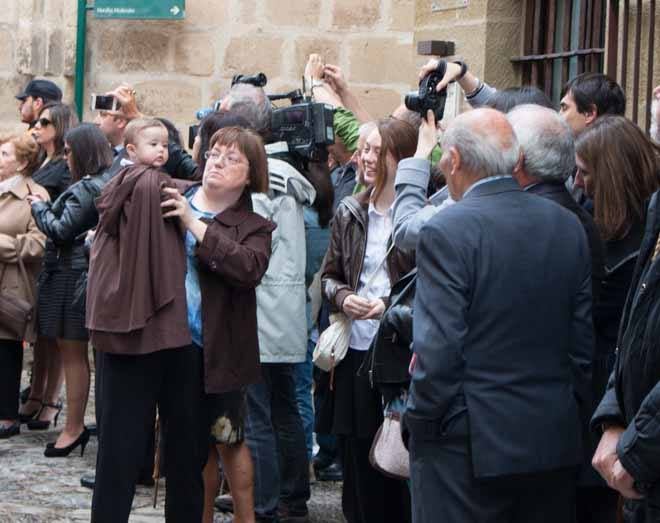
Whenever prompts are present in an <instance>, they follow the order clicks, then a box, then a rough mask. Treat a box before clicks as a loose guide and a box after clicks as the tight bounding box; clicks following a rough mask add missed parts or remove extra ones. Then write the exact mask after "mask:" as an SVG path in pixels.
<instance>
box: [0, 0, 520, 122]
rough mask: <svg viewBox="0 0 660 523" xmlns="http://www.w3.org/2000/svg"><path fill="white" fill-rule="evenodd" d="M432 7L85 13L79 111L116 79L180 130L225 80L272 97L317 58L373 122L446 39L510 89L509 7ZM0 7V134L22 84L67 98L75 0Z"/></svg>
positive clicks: (317, 1)
mask: <svg viewBox="0 0 660 523" xmlns="http://www.w3.org/2000/svg"><path fill="white" fill-rule="evenodd" d="M434 3H435V4H447V2H430V1H416V0H361V1H359V2H358V1H356V0H299V1H298V2H282V1H280V0H187V2H186V4H187V5H186V19H185V20H183V21H168V22H162V21H131V20H98V19H95V18H94V16H93V14H92V13H88V15H87V17H88V18H87V19H88V32H87V59H86V64H87V65H86V83H85V94H86V96H85V105H86V104H87V100H88V96H89V94H90V93H92V92H103V91H105V90H107V89H110V88H111V87H112V86H114V85H116V84H117V83H119V82H121V81H127V82H130V83H132V84H133V85H135V87H136V90H137V92H138V99H139V101H140V103H141V105H142V108H143V109H144V110H145V111H146V112H150V113H157V114H161V115H163V116H166V117H169V118H171V119H173V120H174V121H175V122H176V123H177V124H178V125H179V126H180V127H181V128H183V127H185V126H186V125H187V124H189V123H191V122H192V121H193V120H194V113H195V111H196V110H197V109H198V108H200V107H206V106H209V105H210V104H211V103H212V101H213V100H215V99H217V98H218V97H219V96H220V95H221V94H222V93H223V92H225V91H226V90H227V89H228V87H229V83H230V79H231V77H232V76H233V75H234V74H236V73H254V72H257V71H263V72H265V73H266V74H267V75H268V77H269V85H268V89H267V90H268V91H269V92H283V91H286V90H290V89H292V88H294V87H299V86H300V77H301V76H302V73H303V70H304V65H305V62H306V59H307V56H308V55H309V53H311V52H319V53H321V54H322V55H323V56H325V57H326V60H327V61H328V62H330V63H336V64H339V65H340V66H341V67H342V68H343V69H344V71H345V72H346V75H347V77H348V78H349V79H350V82H351V85H352V86H353V88H354V89H355V91H356V92H357V94H358V96H359V97H360V98H361V100H363V102H364V104H365V106H366V107H367V108H368V109H369V110H370V111H372V113H373V114H374V115H376V116H384V115H386V114H388V113H389V112H390V111H391V110H392V109H393V108H394V107H395V106H396V105H397V104H398V103H400V101H401V99H402V94H403V93H405V92H406V91H408V90H409V89H411V88H414V87H415V86H416V70H417V68H418V67H419V65H421V64H422V63H424V62H425V61H426V58H425V57H420V56H417V55H416V43H417V41H419V40H420V39H422V38H423V39H429V38H433V39H446V40H454V41H456V45H457V54H458V55H459V56H462V57H464V58H466V59H467V60H468V61H469V63H470V64H471V66H472V68H473V69H474V70H475V71H477V72H478V74H480V75H481V76H483V77H484V78H486V79H487V80H489V81H491V82H494V83H496V84H498V85H502V84H510V83H515V82H516V80H517V79H516V76H515V73H514V72H513V70H512V68H511V66H510V64H509V63H508V57H509V56H510V55H511V54H515V52H509V48H511V49H515V50H516V52H517V47H518V40H519V36H518V34H517V33H516V31H511V30H510V29H512V28H513V29H517V27H518V26H519V19H520V13H519V9H518V8H517V7H516V6H517V5H518V6H519V5H520V1H519V0H517V1H516V0H508V1H494V0H489V1H486V0H472V1H470V2H469V7H468V8H466V9H463V8H457V9H450V10H448V11H443V12H441V13H440V14H431V13H430V9H431V4H434ZM449 3H450V4H456V2H449ZM3 4H5V5H6V7H5V12H4V16H3V18H2V21H0V93H1V94H0V131H6V130H8V129H13V128H20V126H18V125H17V122H16V103H15V100H14V99H13V95H14V94H15V93H16V92H17V91H18V90H19V89H20V87H21V86H22V85H24V84H25V83H26V82H27V81H28V80H29V79H30V78H31V77H33V76H47V77H52V79H53V80H55V81H56V82H57V83H58V84H60V85H61V86H62V87H63V89H64V92H65V98H66V100H68V101H72V99H73V74H74V67H75V39H76V5H77V2H76V0H4V2H3ZM505 5H506V6H508V7H502V6H505ZM516 22H518V23H517V24H516ZM501 46H506V47H507V50H506V51H505V52H502V50H501V49H499V48H500V47H501ZM498 49H499V50H498ZM85 117H86V118H89V117H90V114H89V112H88V110H87V109H86V113H85Z"/></svg>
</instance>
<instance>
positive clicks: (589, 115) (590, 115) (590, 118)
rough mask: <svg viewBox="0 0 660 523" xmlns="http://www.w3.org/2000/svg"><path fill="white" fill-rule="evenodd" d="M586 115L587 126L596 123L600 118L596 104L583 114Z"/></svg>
mask: <svg viewBox="0 0 660 523" xmlns="http://www.w3.org/2000/svg"><path fill="white" fill-rule="evenodd" d="M582 114H583V115H584V120H585V123H586V124H587V125H591V124H592V123H594V120H596V118H598V109H597V108H596V106H595V105H594V104H591V105H590V106H589V109H588V110H587V111H585V112H584V113H582Z"/></svg>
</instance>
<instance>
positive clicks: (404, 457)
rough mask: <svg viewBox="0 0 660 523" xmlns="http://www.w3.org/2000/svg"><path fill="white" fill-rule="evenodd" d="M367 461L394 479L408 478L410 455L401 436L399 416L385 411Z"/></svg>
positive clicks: (396, 413)
mask: <svg viewBox="0 0 660 523" xmlns="http://www.w3.org/2000/svg"><path fill="white" fill-rule="evenodd" d="M369 463H371V466H372V467H374V468H375V469H376V470H378V471H379V472H382V473H383V474H385V475H386V476H389V477H391V478H395V479H409V478H410V455H409V454H408V450H407V449H406V447H405V446H404V445H403V438H402V437H401V416H400V414H399V413H398V412H390V411H388V412H386V413H385V419H384V420H383V424H382V425H381V426H380V428H379V429H378V432H376V436H375V437H374V441H373V443H372V444H371V450H370V451H369Z"/></svg>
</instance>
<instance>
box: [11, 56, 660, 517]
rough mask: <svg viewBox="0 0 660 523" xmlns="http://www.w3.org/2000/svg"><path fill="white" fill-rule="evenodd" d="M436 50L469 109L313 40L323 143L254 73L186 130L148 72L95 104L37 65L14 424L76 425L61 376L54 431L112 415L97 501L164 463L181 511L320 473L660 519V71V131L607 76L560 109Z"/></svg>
mask: <svg viewBox="0 0 660 523" xmlns="http://www.w3.org/2000/svg"><path fill="white" fill-rule="evenodd" d="M440 65H441V64H440V61H438V60H430V61H429V62H428V63H427V64H426V65H424V66H423V67H422V69H421V70H420V79H423V78H425V77H426V76H427V75H429V74H431V73H433V72H434V71H437V70H440V69H439V66H440ZM442 66H443V68H442V70H444V71H445V72H444V77H443V78H442V80H441V81H440V83H439V84H438V86H437V89H438V91H441V90H443V89H445V88H446V87H447V86H448V85H449V84H450V83H452V82H456V83H457V84H458V88H460V89H462V91H463V92H464V94H465V98H466V100H467V101H468V103H469V104H470V105H471V106H472V108H471V109H470V110H468V111H465V112H463V113H462V114H460V115H458V116H456V117H455V118H453V119H451V121H450V122H449V123H448V125H447V126H446V128H443V127H441V126H440V124H439V122H437V121H436V118H435V114H434V112H433V111H429V112H428V113H427V114H419V113H418V112H415V111H412V110H410V109H408V108H407V107H406V106H405V104H402V105H400V106H399V107H395V108H392V111H391V116H389V117H387V118H382V119H375V118H373V117H372V115H370V114H369V112H368V111H367V110H366V109H365V108H364V106H363V105H362V104H361V101H360V100H359V97H358V96H356V95H355V93H354V92H353V91H352V90H351V88H350V85H349V83H348V82H347V79H346V78H345V76H344V74H343V72H342V70H341V69H340V68H339V67H337V66H335V65H331V64H325V63H324V62H323V59H322V57H320V56H318V55H311V56H310V58H309V61H308V63H307V66H306V69H305V73H304V74H305V77H306V85H308V86H311V96H312V97H313V99H314V101H315V102H320V103H324V104H327V105H329V106H331V107H332V109H333V111H334V113H333V114H334V117H333V127H334V135H335V140H334V144H332V145H328V146H327V148H326V149H325V150H324V153H326V154H322V155H314V156H309V157H305V156H302V155H299V154H297V153H295V152H294V151H292V150H289V148H288V146H287V143H286V142H282V141H277V140H276V139H274V138H273V133H272V132H271V121H272V120H271V119H272V112H273V106H272V104H271V101H270V100H269V98H268V96H267V95H266V93H265V91H264V89H263V87H259V86H256V85H253V84H250V83H241V82H238V83H235V84H233V85H232V87H231V89H230V90H229V91H228V92H227V93H226V95H225V96H223V98H222V99H221V100H220V101H219V103H218V104H217V109H216V110H214V111H213V112H211V113H210V114H208V115H206V116H205V117H204V119H203V120H202V121H201V122H200V125H199V127H198V128H197V131H196V135H195V140H194V145H193V147H192V150H191V151H190V152H189V151H188V150H187V149H186V148H185V147H184V146H183V144H182V141H181V138H180V136H179V133H178V131H177V129H176V127H175V126H174V125H173V124H172V123H171V122H170V121H168V120H167V119H165V118H162V117H161V116H160V115H145V114H142V113H141V112H140V110H139V107H138V105H137V103H136V93H135V91H134V90H133V88H132V87H131V86H129V85H126V84H122V85H120V86H118V87H116V88H115V89H114V90H112V91H111V92H109V93H107V94H108V95H110V96H112V97H114V98H115V99H116V100H117V101H118V108H117V109H116V110H102V111H98V112H96V113H95V115H94V121H93V122H90V123H79V122H78V120H77V118H76V116H75V111H74V110H73V109H72V107H71V106H70V105H67V104H66V103H64V102H63V101H62V91H61V90H60V89H59V87H58V86H57V85H55V84H54V83H53V82H51V81H49V80H45V79H35V80H32V81H30V82H29V83H28V84H27V86H26V87H25V89H24V90H23V91H22V92H20V93H18V95H17V96H16V98H17V99H18V101H19V113H20V117H21V121H22V122H23V123H25V124H27V126H28V129H27V130H26V131H25V132H23V133H18V134H14V135H10V136H5V137H2V138H0V265H1V268H0V292H1V296H0V373H1V375H0V439H5V438H10V437H20V433H21V431H22V430H26V429H27V430H46V429H49V428H50V427H51V425H53V426H57V424H58V421H59V415H60V413H61V412H62V410H63V404H62V399H61V394H62V386H63V384H65V391H66V393H65V402H66V410H65V412H66V419H65V420H64V422H63V423H62V430H61V431H60V432H59V433H58V435H57V438H56V439H55V440H54V441H52V442H50V443H48V445H47V446H46V447H45V449H44V456H45V457H47V458H58V457H59V458H61V457H66V456H69V455H70V454H71V453H72V452H74V451H79V452H80V454H81V456H82V454H83V453H84V451H85V448H86V446H87V444H88V442H89V440H90V438H91V437H94V436H95V437H96V438H97V439H98V451H97V458H96V469H95V471H94V472H93V473H92V474H87V475H85V476H83V478H81V482H82V484H83V485H84V486H88V487H90V488H92V489H93V497H92V521H93V522H95V523H103V522H112V523H117V522H122V521H124V522H125V521H128V518H129V514H130V511H131V505H132V501H133V496H134V493H135V488H136V485H153V484H154V482H157V481H159V478H160V477H164V478H166V483H165V484H166V503H165V518H166V520H167V521H168V522H172V523H174V522H186V523H189V522H192V521H195V522H197V521H199V522H203V523H209V522H211V521H213V514H214V511H215V510H222V511H227V512H233V514H234V516H233V518H234V519H233V520H234V521H236V522H237V523H252V522H255V521H256V522H265V521H271V522H280V523H298V522H299V523H303V522H306V521H309V510H308V503H309V500H310V495H311V490H310V482H312V481H315V480H341V481H342V501H341V502H342V512H343V514H344V517H345V519H346V520H347V521H348V522H349V523H383V522H392V523H402V522H406V521H412V522H414V523H427V522H436V521H445V522H448V523H468V522H474V523H486V522H487V523H498V522H526V523H529V522H546V521H547V522H551V521H552V522H556V521H562V522H576V523H592V522H593V523H596V522H601V523H615V522H616V521H621V519H620V518H621V517H623V520H624V521H626V522H628V523H642V522H644V523H646V522H652V521H660V508H658V507H660V430H659V429H658V427H660V423H659V422H658V420H659V419H660V412H659V410H660V385H659V383H660V346H658V343H657V339H658V332H657V331H658V329H660V318H659V314H660V312H659V311H660V299H656V298H657V297H658V290H657V289H660V284H659V282H658V277H659V276H658V275H660V261H656V257H657V256H658V253H660V235H659V233H660V216H658V213H657V198H658V196H657V195H658V191H659V190H660V146H659V145H658V142H660V136H659V135H658V124H657V122H658V119H659V118H660V87H658V88H656V90H655V91H654V99H653V101H652V111H651V114H652V115H653V123H652V125H651V133H650V136H648V135H646V134H645V133H644V131H642V130H641V129H640V128H639V127H637V125H635V124H634V123H632V122H631V121H630V120H628V119H627V118H626V117H625V107H626V101H625V96H624V93H623V91H622V89H621V87H620V86H619V85H618V84H617V83H616V82H615V81H613V80H612V79H610V78H608V77H607V76H605V75H603V74H600V73H584V74H581V75H578V76H576V77H575V78H573V79H571V80H570V81H569V82H568V83H567V84H566V85H565V86H564V89H563V91H562V96H561V102H560V104H559V106H558V107H555V104H554V103H553V102H552V101H551V100H550V99H549V98H548V96H547V95H546V94H545V93H544V92H543V91H541V90H539V89H537V88H535V87H529V86H523V87H510V88H506V89H497V88H495V87H493V86H490V85H488V84H486V83H485V82H483V81H481V80H480V79H478V78H477V77H476V76H475V75H473V74H472V73H471V72H470V70H469V66H468V65H467V64H465V63H464V62H460V61H458V62H447V63H444V62H443V64H442ZM334 332H339V333H340V335H339V336H337V337H336V339H334V340H333V341H332V342H328V339H329V338H330V336H329V334H330V333H334ZM324 333H325V335H324ZM327 343H333V344H334V345H332V346H333V351H332V363H331V365H330V368H329V369H328V368H325V370H322V368H320V367H323V365H319V367H316V368H315V366H314V363H313V362H314V359H315V358H316V357H319V355H318V353H320V352H321V351H322V350H323V347H324V346H325V345H326V344H327ZM26 344H31V345H32V348H33V361H32V362H31V366H30V368H29V369H27V370H29V375H30V383H29V387H27V388H26V389H24V390H23V391H21V390H20V386H21V374H22V371H23V363H24V361H23V353H24V347H25V346H26ZM90 346H91V347H92V348H93V354H94V358H93V364H94V366H95V387H94V393H95V406H96V408H95V415H96V425H95V426H93V427H88V426H86V425H85V413H86V409H87V402H88V399H89V393H90V360H89V356H88V355H89V347H90ZM340 346H342V347H343V349H345V350H343V351H340V350H338V351H337V352H335V351H334V348H335V347H336V348H339V347H340ZM392 427H394V430H392ZM388 430H389V432H388ZM376 447H378V449H376ZM383 449H384V450H383ZM383 452H385V455H386V456H387V455H388V453H390V454H394V453H396V454H397V455H396V458H397V459H398V458H401V456H402V455H403V456H404V457H405V459H404V463H405V466H404V468H403V471H401V470H399V471H398V472H396V473H395V472H393V471H392V470H389V469H388V468H387V465H384V464H383V463H382V459H381V458H382V453H383ZM220 473H222V476H223V477H224V478H225V479H226V482H227V483H228V485H229V489H230V492H229V494H223V495H219V494H221V492H220V483H221V482H220ZM35 481H38V479H37V478H35Z"/></svg>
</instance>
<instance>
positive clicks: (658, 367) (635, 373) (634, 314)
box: [591, 192, 660, 521]
mask: <svg viewBox="0 0 660 523" xmlns="http://www.w3.org/2000/svg"><path fill="white" fill-rule="evenodd" d="M657 200H658V193H657V192H656V193H655V194H654V195H653V197H652V199H651V203H650V205H649V208H648V213H647V219H646V228H645V232H644V239H643V240H642V244H641V247H640V250H639V257H638V259H637V264H636V267H635V271H634V275H633V277H632V282H631V285H630V292H629V293H628V297H627V299H626V304H625V306H624V309H623V315H622V318H621V324H620V328H619V336H618V341H617V354H616V364H615V367H614V371H613V372H612V375H611V376H610V380H609V383H608V385H607V390H606V392H605V395H604V396H603V399H602V400H601V402H600V405H599V406H598V409H597V410H596V413H595V414H594V416H593V418H592V420H591V427H592V429H593V430H595V431H597V432H598V433H600V428H601V426H602V424H603V423H609V424H614V425H619V426H622V427H626V430H625V432H624V433H623V434H622V435H621V438H620V439H619V443H618V445H617V455H618V457H619V460H620V461H621V464H622V465H623V466H624V468H625V469H626V470H627V471H628V472H629V473H630V474H631V475H632V477H633V478H634V480H635V488H636V489H637V490H638V491H639V492H640V493H641V494H643V495H644V496H645V499H644V500H641V501H632V500H629V501H627V503H628V504H629V505H630V507H629V508H630V509H641V508H644V507H645V508H646V510H647V511H648V510H649V509H650V508H651V506H652V507H658V506H660V424H659V423H658V422H657V420H658V419H660V349H659V346H658V341H657V340H658V338H659V337H660V285H658V282H659V281H660V259H657V260H653V253H654V250H655V245H656V241H657V238H658V234H659V233H660V214H659V213H658V210H659V209H658V205H657ZM656 510H657V509H656ZM640 521H641V519H640ZM647 521H650V520H649V519H647ZM654 521H655V520H654Z"/></svg>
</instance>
